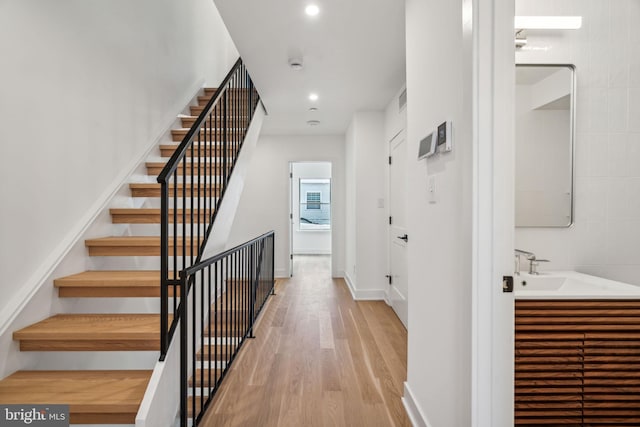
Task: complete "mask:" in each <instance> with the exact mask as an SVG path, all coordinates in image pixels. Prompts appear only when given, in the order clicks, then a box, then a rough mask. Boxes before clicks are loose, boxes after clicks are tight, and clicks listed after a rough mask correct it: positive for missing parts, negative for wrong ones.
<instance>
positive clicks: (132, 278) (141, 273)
mask: <svg viewBox="0 0 640 427" xmlns="http://www.w3.org/2000/svg"><path fill="white" fill-rule="evenodd" d="M53 285H54V286H55V287H56V288H62V287H69V288H73V287H96V288H100V287H110V286H114V285H119V286H124V285H126V286H138V287H157V286H160V272H159V271H157V270H115V271H111V270H108V271H107V270H102V271H101V270H92V271H83V272H82V273H78V274H72V275H71V276H66V277H61V278H59V279H56V280H54V281H53Z"/></svg>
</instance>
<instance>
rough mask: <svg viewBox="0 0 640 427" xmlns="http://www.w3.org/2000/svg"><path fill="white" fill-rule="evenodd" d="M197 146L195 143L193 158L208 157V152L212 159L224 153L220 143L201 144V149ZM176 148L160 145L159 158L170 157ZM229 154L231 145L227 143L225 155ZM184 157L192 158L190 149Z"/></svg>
mask: <svg viewBox="0 0 640 427" xmlns="http://www.w3.org/2000/svg"><path fill="white" fill-rule="evenodd" d="M198 146H199V144H198V143H197V142H196V143H195V144H194V148H193V151H194V156H193V157H197V156H198V155H201V156H209V151H211V155H212V156H213V157H220V154H222V151H224V147H223V143H222V142H220V141H217V142H215V141H214V142H213V143H211V142H209V143H207V144H204V143H203V144H202V147H200V148H198ZM177 148H178V144H160V156H162V157H171V156H172V155H173V153H174V152H175V151H176V149H177ZM231 153H233V144H231V143H229V144H228V145H227V155H230V154H231ZM185 156H186V157H192V156H191V149H188V150H187V152H186V153H185Z"/></svg>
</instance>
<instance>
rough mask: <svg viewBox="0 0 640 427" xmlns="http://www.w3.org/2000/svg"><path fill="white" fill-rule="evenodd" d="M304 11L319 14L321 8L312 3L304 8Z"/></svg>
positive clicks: (311, 14) (313, 14)
mask: <svg viewBox="0 0 640 427" xmlns="http://www.w3.org/2000/svg"><path fill="white" fill-rule="evenodd" d="M304 13H306V14H307V15H309V16H317V15H318V14H319V13H320V8H319V7H318V6H317V5H315V4H310V5H308V6H307V7H306V8H305V9H304Z"/></svg>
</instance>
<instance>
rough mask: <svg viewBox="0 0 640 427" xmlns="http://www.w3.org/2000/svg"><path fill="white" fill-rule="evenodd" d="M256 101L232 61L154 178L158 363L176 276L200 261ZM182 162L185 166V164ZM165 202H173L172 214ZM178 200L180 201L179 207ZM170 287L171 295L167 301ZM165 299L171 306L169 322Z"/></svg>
mask: <svg viewBox="0 0 640 427" xmlns="http://www.w3.org/2000/svg"><path fill="white" fill-rule="evenodd" d="M259 102H260V95H259V94H258V92H257V90H256V89H255V86H254V84H253V81H252V79H251V77H250V75H249V73H248V71H247V69H246V66H245V65H244V63H243V61H242V58H238V60H237V61H236V62H235V64H234V65H233V67H232V68H231V70H230V71H229V73H228V74H227V75H226V76H225V78H224V79H223V81H222V83H221V84H220V85H219V87H218V88H217V90H216V91H215V93H214V94H213V96H212V97H211V99H209V101H208V102H207V103H206V105H205V106H204V107H203V109H202V112H201V113H200V114H199V115H198V117H197V118H196V119H195V121H194V123H193V125H192V126H191V128H190V129H189V131H188V132H187V133H186V135H185V137H184V138H183V139H182V141H181V143H180V144H179V145H178V147H177V148H176V150H175V151H174V152H173V154H172V155H171V157H170V159H169V160H168V161H167V164H166V165H165V166H164V168H163V169H162V171H161V172H160V174H159V175H158V178H157V182H158V183H159V184H160V276H161V277H160V323H161V324H160V360H161V361H162V360H164V359H165V357H166V354H167V351H168V349H169V345H170V342H171V338H172V337H173V334H174V333H175V330H176V327H177V324H178V320H179V317H180V311H179V309H178V305H179V300H178V293H179V290H180V282H181V281H180V272H181V271H183V270H185V269H186V268H188V267H190V266H193V265H195V264H197V263H198V262H200V260H201V259H202V255H203V252H204V248H205V247H206V244H207V242H208V239H209V236H210V234H211V231H212V229H213V223H214V221H215V218H216V215H217V212H218V208H219V206H220V203H221V201H222V198H223V196H224V194H225V191H226V188H227V184H228V181H229V177H230V175H231V173H232V171H233V169H234V166H235V163H236V160H237V158H238V155H239V152H240V149H241V148H242V145H243V142H244V138H245V136H246V133H247V130H248V128H249V125H250V124H251V120H252V119H253V116H254V113H255V109H256V108H257V106H258V104H259ZM196 147H197V150H196ZM203 147H204V154H203V152H202V149H203ZM214 154H215V156H214ZM196 156H197V157H196ZM188 157H190V162H187V158H188ZM180 171H182V174H180ZM187 172H189V173H187ZM180 181H182V182H180ZM170 199H171V200H172V201H173V203H172V207H173V211H172V212H171V209H170V204H171V203H170ZM178 199H182V203H181V204H179V203H178ZM203 199H204V200H203ZM187 200H188V201H189V202H190V203H187ZM203 201H204V207H203V206H202V202H203ZM180 205H181V206H180ZM194 212H195V214H196V215H195V217H194ZM170 224H171V225H173V237H171V236H170V233H169V230H170V229H169V227H170ZM178 224H180V227H179V226H178ZM170 242H171V247H170ZM170 264H171V267H172V270H171V271H172V273H171V276H170ZM170 288H171V289H172V290H173V294H172V295H171V296H170V292H169V291H170ZM170 300H172V302H173V307H172V308H173V310H172V313H173V318H172V319H171V320H170V318H169V314H170V310H169V302H170Z"/></svg>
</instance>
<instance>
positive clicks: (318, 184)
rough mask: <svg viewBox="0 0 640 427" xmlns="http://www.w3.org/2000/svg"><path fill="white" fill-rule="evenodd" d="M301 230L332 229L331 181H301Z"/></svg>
mask: <svg viewBox="0 0 640 427" xmlns="http://www.w3.org/2000/svg"><path fill="white" fill-rule="evenodd" d="M298 223H299V224H300V230H330V229H331V180H330V179H306V178H305V179H300V218H299V221H298Z"/></svg>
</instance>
